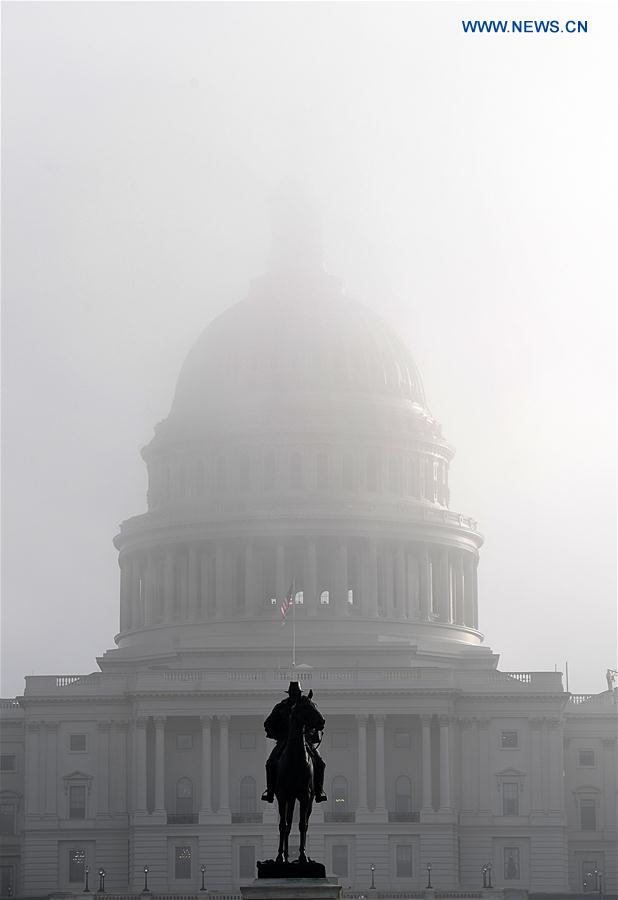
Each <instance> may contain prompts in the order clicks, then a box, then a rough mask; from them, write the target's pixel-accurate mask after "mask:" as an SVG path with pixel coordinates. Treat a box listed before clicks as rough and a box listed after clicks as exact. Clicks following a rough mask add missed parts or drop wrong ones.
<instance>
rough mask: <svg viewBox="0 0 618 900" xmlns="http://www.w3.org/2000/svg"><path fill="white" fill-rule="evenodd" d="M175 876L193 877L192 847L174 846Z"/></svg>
mask: <svg viewBox="0 0 618 900" xmlns="http://www.w3.org/2000/svg"><path fill="white" fill-rule="evenodd" d="M174 878H191V847H187V846H183V847H174Z"/></svg>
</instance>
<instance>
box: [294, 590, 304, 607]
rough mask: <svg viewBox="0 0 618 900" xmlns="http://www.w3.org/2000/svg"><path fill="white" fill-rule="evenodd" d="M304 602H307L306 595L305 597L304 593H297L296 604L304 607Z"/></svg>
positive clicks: (295, 596) (295, 595)
mask: <svg viewBox="0 0 618 900" xmlns="http://www.w3.org/2000/svg"><path fill="white" fill-rule="evenodd" d="M304 602H305V595H304V593H303V591H296V593H295V594H294V603H295V604H296V605H297V606H302V605H303V604H304Z"/></svg>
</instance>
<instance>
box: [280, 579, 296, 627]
mask: <svg viewBox="0 0 618 900" xmlns="http://www.w3.org/2000/svg"><path fill="white" fill-rule="evenodd" d="M293 606H294V582H292V584H291V585H290V589H289V591H288V592H287V594H286V595H285V599H284V600H283V602H282V603H281V606H280V607H279V609H280V611H281V624H282V625H285V617H286V616H287V614H288V610H290V609H292V607H293Z"/></svg>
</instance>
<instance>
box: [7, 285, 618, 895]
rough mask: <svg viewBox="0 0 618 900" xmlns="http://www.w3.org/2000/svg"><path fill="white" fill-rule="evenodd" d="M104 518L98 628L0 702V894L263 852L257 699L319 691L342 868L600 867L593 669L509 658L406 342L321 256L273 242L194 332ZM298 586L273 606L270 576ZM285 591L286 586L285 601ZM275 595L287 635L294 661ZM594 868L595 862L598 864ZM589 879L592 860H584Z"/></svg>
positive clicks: (170, 884) (323, 850)
mask: <svg viewBox="0 0 618 900" xmlns="http://www.w3.org/2000/svg"><path fill="white" fill-rule="evenodd" d="M143 455H144V459H145V461H146V464H147V466H148V471H149V491H148V511H147V512H146V513H145V514H144V515H142V516H138V517H135V518H133V519H131V520H129V521H127V522H125V523H124V524H123V526H122V528H121V532H120V534H119V535H118V536H117V537H116V539H115V543H116V546H117V547H118V550H119V564H120V631H119V634H118V635H117V636H116V644H117V647H116V649H114V650H111V651H108V653H106V654H105V655H104V656H103V657H102V658H101V659H100V660H99V661H98V662H99V668H100V671H98V672H96V673H94V674H90V675H86V676H53V677H30V678H27V679H26V690H25V693H24V696H23V697H19V698H17V699H16V700H5V701H1V702H2V709H1V713H2V720H1V721H2V769H3V771H2V793H1V797H0V802H1V804H2V806H1V809H2V815H1V822H2V831H3V837H2V859H1V862H0V866H1V869H0V871H1V875H2V884H1V887H2V891H3V896H5V895H7V894H8V893H9V888H10V893H12V895H14V896H18V895H22V896H27V897H33V896H38V895H43V894H47V893H50V892H52V891H56V890H59V891H74V892H78V891H81V889H82V887H83V877H84V872H85V866H86V865H87V866H89V868H90V887H94V888H95V889H96V887H97V884H98V879H97V875H96V873H97V872H98V870H99V868H100V867H104V869H105V871H106V889H107V890H108V891H111V892H114V893H118V892H123V891H133V892H139V891H140V889H141V888H142V887H143V884H144V866H148V870H149V871H148V879H149V886H150V888H151V889H152V890H156V891H158V892H163V891H184V892H191V891H195V890H197V889H198V888H199V886H200V883H201V881H200V880H201V871H200V867H201V866H202V865H204V866H205V867H206V879H207V885H208V887H209V888H210V889H211V890H220V891H232V890H236V889H237V888H238V885H239V884H242V883H243V882H245V881H248V880H250V879H251V878H252V877H253V870H254V863H255V860H257V859H260V858H266V857H269V856H272V855H274V852H275V848H276V824H275V812H274V809H273V808H272V807H271V806H268V805H267V804H264V803H262V802H261V801H260V799H259V796H260V793H261V791H262V789H263V787H264V770H263V765H264V761H265V758H266V756H267V753H268V750H269V746H267V744H268V743H269V742H267V740H266V738H265V736H264V731H263V727H262V722H263V719H264V718H265V716H266V715H267V713H268V712H269V711H270V709H271V707H272V706H273V705H274V703H275V702H277V701H278V700H279V699H281V697H282V692H283V690H284V689H285V688H286V687H287V682H288V681H289V680H290V678H291V677H293V676H294V677H297V678H299V679H300V680H301V682H302V684H303V686H304V687H305V689H307V690H308V689H309V688H312V689H313V691H314V696H315V700H316V702H317V703H318V706H319V708H320V710H321V711H322V713H323V714H324V715H325V717H326V721H327V730H326V735H325V740H324V744H323V746H322V752H323V756H324V758H325V760H326V763H327V770H326V782H325V788H326V792H327V794H328V797H329V800H328V803H326V804H324V805H323V806H316V807H315V808H314V812H313V816H312V819H311V823H310V829H309V853H310V855H311V856H312V857H314V858H316V859H321V860H324V861H325V863H326V866H327V869H329V870H330V871H332V872H334V873H335V874H337V875H339V877H340V880H341V883H342V884H343V885H344V886H350V887H351V888H352V889H356V890H358V891H361V890H362V891H365V892H366V891H367V889H368V887H369V883H370V866H371V865H372V864H373V865H375V880H376V886H377V887H378V888H380V889H382V890H389V891H408V892H411V891H413V890H420V889H421V888H423V887H424V885H425V883H426V880H427V869H426V867H427V864H428V863H430V864H431V867H432V868H431V872H432V882H433V884H434V885H435V886H436V887H437V888H439V889H444V890H447V889H448V890H452V891H455V890H457V889H458V888H462V889H464V888H469V889H472V888H479V887H480V885H481V883H482V875H481V870H482V867H483V865H484V864H485V863H487V862H488V861H490V862H491V863H492V877H493V883H494V884H495V885H498V886H501V887H505V888H509V887H510V888H519V889H524V890H529V891H550V892H557V893H560V894H562V895H563V894H564V893H565V892H567V891H569V890H572V891H578V890H581V889H582V883H583V879H584V878H585V877H586V873H587V872H588V871H592V872H594V871H595V870H596V871H597V872H602V873H603V887H604V890H605V892H606V893H612V892H613V893H616V892H617V891H618V871H617V858H616V845H617V837H618V835H617V817H616V797H617V794H616V790H617V779H616V772H617V754H616V722H617V718H616V701H617V693H616V691H615V690H614V691H607V692H604V693H602V694H599V695H594V696H591V697H582V696H577V695H570V694H568V693H567V692H565V690H564V687H563V684H562V678H561V675H560V674H558V673H553V672H532V673H526V672H515V673H505V672H501V671H499V670H498V668H497V662H498V659H497V656H496V655H495V654H493V653H492V652H491V650H489V649H488V648H486V647H485V646H483V644H482V635H481V634H480V632H479V631H478V597H477V579H476V567H477V563H478V559H479V548H480V546H481V543H482V538H481V536H480V534H479V533H478V530H477V527H476V523H475V522H474V521H473V520H471V519H469V518H467V517H465V516H463V515H460V514H459V513H455V512H453V511H451V510H450V509H449V508H448V502H449V492H448V468H449V463H450V461H451V459H452V457H453V452H452V450H451V448H450V447H449V445H448V444H447V443H446V442H445V441H444V439H443V438H442V435H441V430H440V427H439V425H438V424H437V423H436V421H435V420H434V419H433V417H432V416H431V414H430V413H429V412H428V409H427V406H426V403H425V398H424V394H423V388H422V383H421V380H420V376H419V374H418V372H417V370H416V367H415V365H414V363H413V361H412V360H411V358H410V357H409V354H408V352H407V350H406V349H405V347H404V346H403V345H402V344H401V342H400V341H399V340H398V338H397V337H396V336H395V335H393V334H392V332H391V331H390V330H389V329H388V328H387V327H386V326H385V325H384V323H383V322H381V320H379V319H378V318H377V317H375V316H373V315H372V314H371V313H369V311H367V310H365V309H364V308H362V307H360V306H358V305H356V304H354V303H353V302H352V301H350V300H349V299H347V298H345V297H344V295H343V294H342V293H341V291H340V289H339V287H338V286H337V284H336V283H335V282H334V281H333V280H332V279H330V278H327V277H326V276H324V275H323V274H322V273H321V272H320V271H319V269H318V268H315V269H311V270H309V271H308V270H306V269H300V268H299V269H297V270H294V269H289V270H287V269H280V270H276V271H275V272H274V273H273V274H271V275H270V276H268V277H266V278H264V279H261V280H260V281H258V282H256V284H255V285H254V287H253V289H252V292H251V295H250V297H249V298H248V299H247V300H246V301H244V302H243V303H240V304H238V305H237V306H236V307H234V308H232V309H231V310H229V311H228V312H226V313H225V314H224V315H223V316H221V317H220V318H219V319H217V320H216V321H215V322H214V323H213V324H212V325H211V326H210V327H209V328H208V329H207V330H206V332H205V334H204V335H203V337H202V338H201V339H200V341H198V343H197V344H196V346H195V348H194V349H193V350H192V352H191V353H190V355H189V357H188V359H187V362H186V363H185V366H184V368H183V371H182V373H181V376H180V379H179V383H178V388H177V392H176V397H175V399H174V404H173V407H172V411H171V413H170V416H169V417H168V419H166V420H165V422H163V423H161V424H160V425H159V426H157V428H156V429H155V437H154V439H153V441H152V442H151V444H150V445H149V446H148V447H147V448H146V449H145V450H144V453H143ZM290 584H294V585H295V590H296V592H297V599H298V603H297V604H296V605H295V607H294V611H293V613H291V612H290V613H288V618H287V621H286V624H285V626H284V627H282V626H281V624H280V621H279V609H278V602H279V601H280V600H281V599H282V598H283V597H284V596H285V594H286V591H287V589H288V587H289V585H290ZM301 601H302V602H301ZM292 616H294V619H295V623H294V627H295V631H296V641H297V648H298V652H297V662H298V664H299V667H298V668H297V669H296V670H295V673H293V672H292V670H291V668H290V645H291V632H292V622H291V618H292ZM595 878H597V879H598V876H595ZM589 887H591V885H589Z"/></svg>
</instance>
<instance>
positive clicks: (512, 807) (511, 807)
mask: <svg viewBox="0 0 618 900" xmlns="http://www.w3.org/2000/svg"><path fill="white" fill-rule="evenodd" d="M502 815H503V816H518V815H519V785H518V784H517V782H516V781H504V782H503V783H502Z"/></svg>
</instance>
